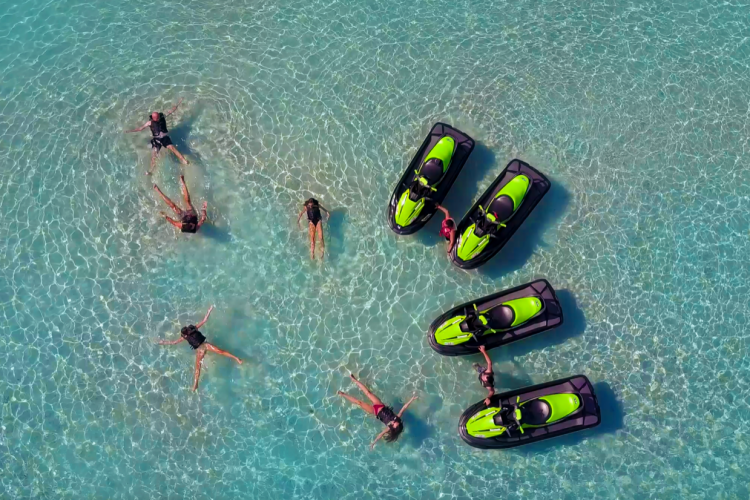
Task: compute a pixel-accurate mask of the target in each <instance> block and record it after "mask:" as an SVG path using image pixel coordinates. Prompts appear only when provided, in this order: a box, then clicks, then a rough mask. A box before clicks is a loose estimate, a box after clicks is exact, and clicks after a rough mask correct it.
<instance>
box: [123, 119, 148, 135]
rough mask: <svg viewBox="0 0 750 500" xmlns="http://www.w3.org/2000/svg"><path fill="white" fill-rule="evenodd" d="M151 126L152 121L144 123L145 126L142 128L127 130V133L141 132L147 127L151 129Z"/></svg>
mask: <svg viewBox="0 0 750 500" xmlns="http://www.w3.org/2000/svg"><path fill="white" fill-rule="evenodd" d="M149 126H151V120H149V121H147V122H146V123H144V124H143V126H141V127H138V128H134V129H133V130H126V131H125V133H126V134H129V133H130V132H140V131H141V130H144V129H145V128H146V127H149Z"/></svg>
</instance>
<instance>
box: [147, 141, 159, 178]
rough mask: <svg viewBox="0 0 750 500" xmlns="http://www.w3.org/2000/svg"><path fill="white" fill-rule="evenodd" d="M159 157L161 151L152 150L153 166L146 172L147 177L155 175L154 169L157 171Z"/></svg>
mask: <svg viewBox="0 0 750 500" xmlns="http://www.w3.org/2000/svg"><path fill="white" fill-rule="evenodd" d="M158 157H159V150H158V149H156V148H151V166H150V167H149V169H148V171H147V172H146V175H151V174H152V173H154V169H156V159H157V158H158Z"/></svg>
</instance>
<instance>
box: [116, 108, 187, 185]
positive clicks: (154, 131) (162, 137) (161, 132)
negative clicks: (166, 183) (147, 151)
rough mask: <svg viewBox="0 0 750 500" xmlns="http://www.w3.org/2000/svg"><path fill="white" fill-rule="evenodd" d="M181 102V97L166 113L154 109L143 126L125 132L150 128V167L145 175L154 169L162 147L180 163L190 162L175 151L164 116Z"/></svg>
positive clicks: (174, 109) (170, 112) (169, 113)
mask: <svg viewBox="0 0 750 500" xmlns="http://www.w3.org/2000/svg"><path fill="white" fill-rule="evenodd" d="M181 102H182V99H180V102H178V103H177V104H175V106H174V108H172V109H171V110H170V111H168V112H167V114H166V115H165V114H164V113H157V112H156V111H154V112H153V113H151V116H150V117H149V121H147V122H146V123H144V124H143V126H141V127H138V128H134V129H133V130H128V131H126V132H125V133H126V134H127V133H130V132H140V131H141V130H143V129H145V128H146V127H150V128H151V136H152V139H151V168H149V169H148V171H147V172H146V175H151V172H153V171H154V167H155V166H156V158H157V156H159V150H161V148H162V147H165V148H167V149H168V150H170V151H171V152H172V153H174V155H175V156H176V157H177V159H179V160H180V163H182V164H183V165H187V164H189V163H190V162H189V161H187V159H185V157H184V156H182V154H181V153H180V152H179V151H177V148H176V147H174V144H172V139H170V138H169V135H168V133H169V130H167V118H166V117H167V116H169V115H171V114H172V113H174V112H175V111H176V110H177V106H179V105H180V103H181Z"/></svg>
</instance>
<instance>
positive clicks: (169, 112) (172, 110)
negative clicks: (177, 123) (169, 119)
mask: <svg viewBox="0 0 750 500" xmlns="http://www.w3.org/2000/svg"><path fill="white" fill-rule="evenodd" d="M180 104H182V98H180V100H179V102H178V103H177V104H175V105H174V108H172V109H170V110H169V111H167V113H166V114H165V116H169V115H171V114H172V113H174V112H175V111H177V106H179V105H180Z"/></svg>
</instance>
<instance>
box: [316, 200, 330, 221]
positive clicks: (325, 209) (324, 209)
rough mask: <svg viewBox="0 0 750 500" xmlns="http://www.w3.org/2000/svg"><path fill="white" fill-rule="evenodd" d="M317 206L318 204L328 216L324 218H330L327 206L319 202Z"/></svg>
mask: <svg viewBox="0 0 750 500" xmlns="http://www.w3.org/2000/svg"><path fill="white" fill-rule="evenodd" d="M318 206H319V207H320V209H321V210H322V211H324V212H325V213H326V215H327V216H328V217H326V219H330V218H331V212H329V211H328V209H327V208H325V207H324V206H323V205H321V204H320V203H318Z"/></svg>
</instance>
